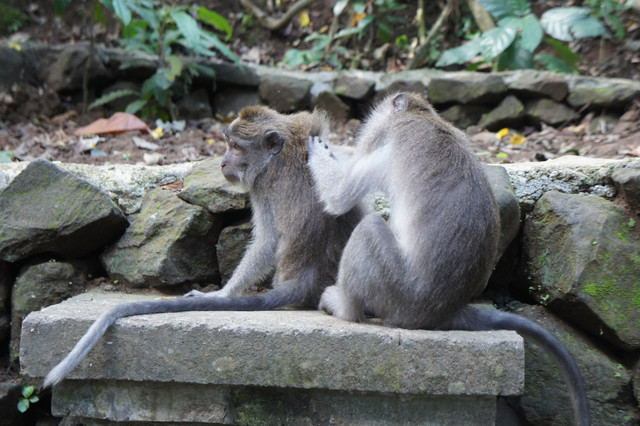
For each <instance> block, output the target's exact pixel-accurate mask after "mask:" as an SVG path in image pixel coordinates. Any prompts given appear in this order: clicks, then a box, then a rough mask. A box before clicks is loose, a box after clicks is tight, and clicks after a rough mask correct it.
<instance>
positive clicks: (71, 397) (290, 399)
mask: <svg viewBox="0 0 640 426" xmlns="http://www.w3.org/2000/svg"><path fill="white" fill-rule="evenodd" d="M52 413H53V415H55V416H61V417H62V416H73V417H74V418H76V419H77V418H80V419H82V424H84V425H92V424H96V425H108V424H113V423H112V422H117V424H118V425H123V424H124V425H129V424H131V425H136V426H138V425H145V426H146V425H157V424H162V425H170V424H177V425H185V424H189V425H191V424H211V423H213V424H242V425H329V424H330V425H345V426H347V425H349V426H358V425H362V426H365V425H366V426H371V425H379V426H380V425H403V426H406V425H493V424H495V419H496V398H495V397H490V396H422V395H398V394H389V393H362V392H344V391H326V390H317V389H313V390H301V389H278V388H265V387H237V386H211V385H209V386H207V385H194V384H184V383H146V382H145V383H141V382H124V381H80V380H69V381H65V382H63V383H61V384H60V385H59V386H57V387H56V388H55V389H54V391H53V402H52ZM97 419H103V420H102V421H96V420H97Z"/></svg>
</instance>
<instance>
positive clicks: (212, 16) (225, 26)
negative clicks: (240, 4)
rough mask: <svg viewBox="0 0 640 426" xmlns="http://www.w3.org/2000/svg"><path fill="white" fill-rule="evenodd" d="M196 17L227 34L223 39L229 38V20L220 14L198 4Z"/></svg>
mask: <svg viewBox="0 0 640 426" xmlns="http://www.w3.org/2000/svg"><path fill="white" fill-rule="evenodd" d="M198 19H199V20H201V21H202V22H204V23H205V24H209V25H211V26H213V27H214V28H215V29H217V30H219V31H222V32H223V33H225V34H226V35H227V36H226V37H225V40H229V39H230V38H231V25H229V21H227V20H226V19H225V18H224V17H223V16H222V15H220V14H218V13H216V12H214V11H213V10H209V9H207V8H206V7H204V6H200V7H199V8H198Z"/></svg>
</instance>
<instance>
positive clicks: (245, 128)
mask: <svg viewBox="0 0 640 426" xmlns="http://www.w3.org/2000/svg"><path fill="white" fill-rule="evenodd" d="M274 113H275V112H274V111H272V110H270V109H268V108H266V107H248V108H243V109H242V111H240V115H239V116H238V118H236V119H235V120H234V121H233V122H232V123H231V124H230V125H229V127H228V128H227V129H226V130H225V131H224V132H223V136H224V139H225V142H226V143H227V151H226V152H225V154H224V157H223V159H222V174H223V175H224V177H225V178H226V179H227V180H228V181H229V182H232V183H237V184H240V185H241V186H243V187H245V188H246V189H249V188H251V187H252V186H253V183H254V181H255V179H256V178H257V177H258V176H259V175H260V174H261V173H262V171H263V170H264V169H265V168H266V167H267V165H268V164H269V162H270V161H271V160H272V159H273V158H274V157H275V156H277V155H279V154H280V152H281V151H282V149H283V147H284V144H285V136H284V135H283V134H282V132H281V131H279V130H277V129H275V128H273V126H269V124H274V123H277V121H275V120H273V118H274V117H272V116H273V115H274ZM275 114H276V115H277V113H275Z"/></svg>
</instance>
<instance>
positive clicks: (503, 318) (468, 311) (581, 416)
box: [448, 306, 590, 426]
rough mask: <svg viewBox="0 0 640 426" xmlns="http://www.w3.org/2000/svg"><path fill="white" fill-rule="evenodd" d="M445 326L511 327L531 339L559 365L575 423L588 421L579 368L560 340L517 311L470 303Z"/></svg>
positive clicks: (456, 328)
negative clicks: (517, 313) (486, 307)
mask: <svg viewBox="0 0 640 426" xmlns="http://www.w3.org/2000/svg"><path fill="white" fill-rule="evenodd" d="M448 328H449V329H452V330H469V331H486V330H514V331H516V332H518V333H519V334H521V335H522V336H523V337H525V338H529V339H531V340H533V341H534V342H535V343H537V344H538V345H540V346H541V347H542V348H543V349H545V350H546V351H547V352H548V353H549V354H551V355H552V357H553V358H554V359H555V360H556V362H557V363H558V365H559V366H560V367H561V368H560V369H561V370H562V372H563V374H564V375H565V377H566V379H567V381H568V383H569V388H570V391H571V392H570V393H571V401H572V404H573V410H574V419H575V422H576V424H577V425H579V426H588V425H589V424H590V418H589V404H588V402H587V397H586V394H585V391H584V383H583V381H582V376H581V374H580V370H578V366H577V365H576V363H575V361H574V360H573V358H572V357H571V355H570V354H569V352H568V351H567V350H566V349H565V347H564V346H563V345H562V343H560V341H559V340H558V339H556V337H555V336H553V335H552V334H551V333H550V332H548V331H547V330H545V329H544V328H543V327H541V326H540V325H538V324H536V323H535V322H533V321H531V320H528V319H526V318H523V317H521V316H519V315H516V314H511V313H508V312H502V311H495V310H490V309H478V308H475V307H472V306H469V307H467V308H465V309H463V310H462V311H461V313H460V314H459V315H458V316H456V317H455V318H454V319H453V321H452V323H451V326H450V327H448Z"/></svg>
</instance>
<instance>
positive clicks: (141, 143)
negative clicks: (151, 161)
mask: <svg viewBox="0 0 640 426" xmlns="http://www.w3.org/2000/svg"><path fill="white" fill-rule="evenodd" d="M133 143H134V144H135V145H136V146H137V147H138V148H140V149H148V150H149V151H155V150H156V149H158V148H160V145H158V144H155V143H153V142H147V141H145V140H144V139H142V138H139V137H137V136H134V137H133Z"/></svg>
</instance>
